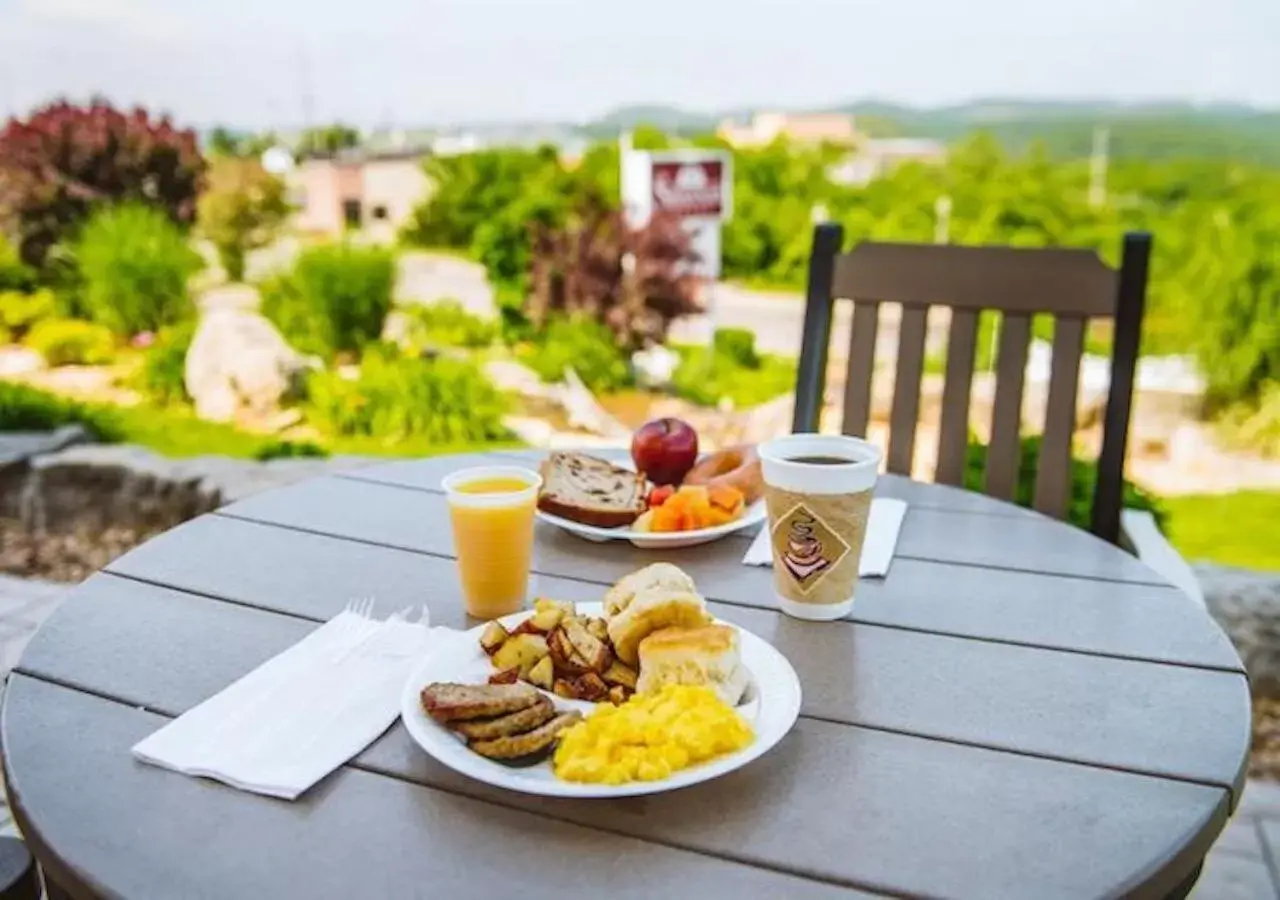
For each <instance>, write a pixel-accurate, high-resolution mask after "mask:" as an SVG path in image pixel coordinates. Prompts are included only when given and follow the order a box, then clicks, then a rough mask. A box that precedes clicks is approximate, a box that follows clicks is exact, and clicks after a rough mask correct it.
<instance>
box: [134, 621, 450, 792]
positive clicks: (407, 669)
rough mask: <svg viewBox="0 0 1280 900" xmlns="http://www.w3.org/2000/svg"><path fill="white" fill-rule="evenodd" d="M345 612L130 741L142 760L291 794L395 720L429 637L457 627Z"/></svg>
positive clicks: (443, 637)
mask: <svg viewBox="0 0 1280 900" xmlns="http://www.w3.org/2000/svg"><path fill="white" fill-rule="evenodd" d="M367 612H368V607H367V606H366V608H365V610H363V611H352V610H348V611H346V612H343V613H340V614H339V615H337V616H335V617H334V618H333V619H330V620H329V621H328V622H326V623H325V624H324V625H321V626H320V627H319V628H317V629H316V630H315V631H313V632H311V634H309V635H307V636H306V637H305V638H303V639H302V640H301V641H299V642H298V643H296V644H294V645H293V646H292V647H290V648H289V649H287V650H285V651H284V652H283V653H280V654H279V655H278V656H275V657H273V658H272V659H269V660H267V661H266V662H265V663H263V664H262V665H260V666H258V668H256V669H254V670H253V671H252V672H250V673H248V674H247V675H245V676H244V677H242V678H240V679H239V680H238V681H236V682H234V683H233V684H231V685H230V686H228V687H227V688H225V689H224V690H222V691H221V692H219V693H217V694H215V695H214V696H212V697H210V698H209V699H208V700H206V701H204V702H203V703H201V704H200V705H199V706H197V707H195V708H194V709H191V710H189V711H187V712H186V713H184V714H183V715H181V716H179V717H178V718H177V719H175V720H173V721H172V722H170V723H169V724H168V725H166V726H164V727H163V728H161V729H160V730H159V731H157V732H155V733H154V734H152V735H150V736H149V737H146V738H144V739H143V740H142V741H140V742H139V743H138V744H137V745H136V746H134V748H133V754H134V756H136V757H137V758H138V759H140V760H142V761H143V762H147V763H151V764H152V765H156V766H162V767H164V768H166V769H173V770H174V771H177V772H183V773H185V774H187V775H199V776H204V777H206V778H215V779H217V780H218V781H222V782H225V783H226V784H229V785H232V786H233V787H237V788H240V789H241V790H246V791H253V792H254V793H258V794H268V795H270V796H272V797H284V798H287V799H289V800H292V799H294V798H295V797H297V796H298V795H299V794H301V793H302V792H303V791H305V790H306V789H307V788H309V787H311V785H313V784H315V783H316V782H317V781H319V780H320V779H321V778H323V777H324V776H325V775H327V774H329V773H330V772H332V771H333V770H334V769H336V768H337V767H338V766H340V765H342V764H343V763H344V762H346V761H347V760H349V759H351V757H353V756H355V755H356V754H357V753H359V752H360V751H361V750H363V749H364V748H365V747H367V746H368V745H369V744H371V743H372V742H373V741H374V740H375V739H376V738H377V737H378V736H379V735H380V734H382V732H384V731H386V730H387V728H388V727H389V726H390V725H391V724H392V723H393V722H394V721H395V719H396V716H397V715H398V714H399V712H400V692H401V689H402V688H403V687H404V683H405V680H406V679H407V678H408V677H409V675H410V674H412V669H413V667H414V666H415V665H416V664H417V663H418V661H419V660H421V659H422V657H423V655H424V654H425V653H426V652H427V651H428V650H429V649H430V647H431V646H432V645H433V644H435V643H437V642H439V641H442V640H447V639H448V636H450V635H455V634H457V632H455V631H453V630H451V629H448V628H430V627H428V623H427V614H426V610H425V609H424V610H423V614H422V619H421V621H417V622H411V621H408V620H407V619H406V617H405V616H404V615H403V614H398V615H393V616H391V617H390V618H389V619H387V620H386V621H377V620H374V619H372V618H369V616H368V615H367V614H366V613H367Z"/></svg>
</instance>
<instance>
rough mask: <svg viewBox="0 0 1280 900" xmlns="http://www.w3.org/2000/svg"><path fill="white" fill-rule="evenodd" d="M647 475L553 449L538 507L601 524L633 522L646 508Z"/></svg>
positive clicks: (597, 524) (600, 525) (591, 523)
mask: <svg viewBox="0 0 1280 900" xmlns="http://www.w3.org/2000/svg"><path fill="white" fill-rule="evenodd" d="M645 493H646V484H645V480H644V476H643V475H640V474H638V473H636V472H632V471H630V470H628V469H622V468H619V467H618V466H615V465H613V464H612V463H610V462H607V461H605V460H603V459H596V458H595V457H594V456H587V455H585V454H582V453H564V452H560V453H552V454H551V456H550V457H549V458H548V459H547V460H546V462H544V463H543V464H542V490H541V491H539V492H538V509H540V510H542V511H543V512H547V513H550V514H551V515H553V516H560V517H561V518H562V519H569V520H570V521H573V522H581V523H582V524H584V525H595V526H597V527H600V528H618V527H621V526H623V525H630V524H631V523H632V522H634V521H635V520H636V519H637V518H639V517H640V514H641V513H643V512H644V511H645Z"/></svg>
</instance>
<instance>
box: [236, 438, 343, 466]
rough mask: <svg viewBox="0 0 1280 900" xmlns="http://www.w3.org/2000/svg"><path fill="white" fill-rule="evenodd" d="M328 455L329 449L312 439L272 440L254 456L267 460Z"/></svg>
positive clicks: (260, 459)
mask: <svg viewBox="0 0 1280 900" xmlns="http://www.w3.org/2000/svg"><path fill="white" fill-rule="evenodd" d="M328 455H329V451H328V450H326V449H324V448H323V447H321V446H320V445H319V444H313V443H312V442H311V441H271V442H270V443H268V444H264V445H263V446H262V447H261V448H260V449H259V450H258V451H257V452H255V453H254V454H253V458H254V459H256V460H258V461H259V462H267V461H268V460H272V459H303V458H311V459H322V458H324V457H326V456H328Z"/></svg>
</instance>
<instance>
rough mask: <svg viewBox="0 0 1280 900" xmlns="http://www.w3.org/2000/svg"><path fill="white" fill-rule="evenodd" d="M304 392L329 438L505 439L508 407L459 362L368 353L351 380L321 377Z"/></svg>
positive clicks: (316, 376) (473, 370) (485, 382)
mask: <svg viewBox="0 0 1280 900" xmlns="http://www.w3.org/2000/svg"><path fill="white" fill-rule="evenodd" d="M307 389H308V394H309V401H308V405H309V410H310V413H311V416H312V419H313V421H314V422H315V423H316V424H317V425H318V426H319V427H320V428H321V429H324V430H327V431H329V432H331V433H333V434H338V435H345V436H353V435H354V436H369V437H375V438H379V439H382V440H384V441H388V442H392V441H400V440H406V439H409V438H425V439H428V440H430V441H432V442H435V443H440V444H448V443H455V442H462V441H486V440H498V439H503V438H508V437H509V436H510V435H509V433H508V431H507V429H506V428H505V427H504V426H503V424H502V417H503V415H504V414H505V413H506V411H507V403H506V399H505V398H504V397H503V396H502V395H501V394H500V393H499V392H498V391H497V389H495V388H494V387H493V385H492V384H490V383H489V382H488V380H486V379H485V377H484V376H483V375H482V374H481V372H480V370H479V369H477V368H476V367H475V366H474V365H472V364H471V363H467V362H462V361H459V360H454V359H448V358H443V357H442V358H438V359H414V358H404V357H401V358H396V357H393V356H391V355H387V354H383V353H377V352H372V353H368V354H366V355H365V358H364V360H363V361H362V362H361V364H360V374H359V377H358V378H356V379H355V380H351V379H347V378H344V377H343V376H342V375H339V374H338V373H336V372H320V373H316V374H314V375H312V376H311V378H310V380H309V382H308V385H307Z"/></svg>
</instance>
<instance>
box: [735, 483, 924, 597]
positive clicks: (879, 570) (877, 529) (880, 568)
mask: <svg viewBox="0 0 1280 900" xmlns="http://www.w3.org/2000/svg"><path fill="white" fill-rule="evenodd" d="M906 514H907V504H906V501H905V500H892V499H890V498H888V497H876V498H874V499H873V500H872V501H871V514H870V515H869V516H868V517H867V536H866V539H865V540H864V541H863V543H862V558H861V559H860V560H858V574H859V575H861V576H863V577H864V578H865V577H876V576H880V577H883V576H885V575H888V574H889V563H891V562H892V561H893V548H894V547H896V546H897V545H898V532H900V531H902V517H903V516H905V515H906ZM742 562H743V563H744V564H745V565H748V566H772V565H773V548H772V546H771V545H770V541H769V526H768V525H767V524H766V525H765V527H764V528H761V529H760V533H759V534H757V535H756V539H755V540H754V541H752V542H751V546H750V547H748V548H747V553H746V555H745V556H743V557H742Z"/></svg>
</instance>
